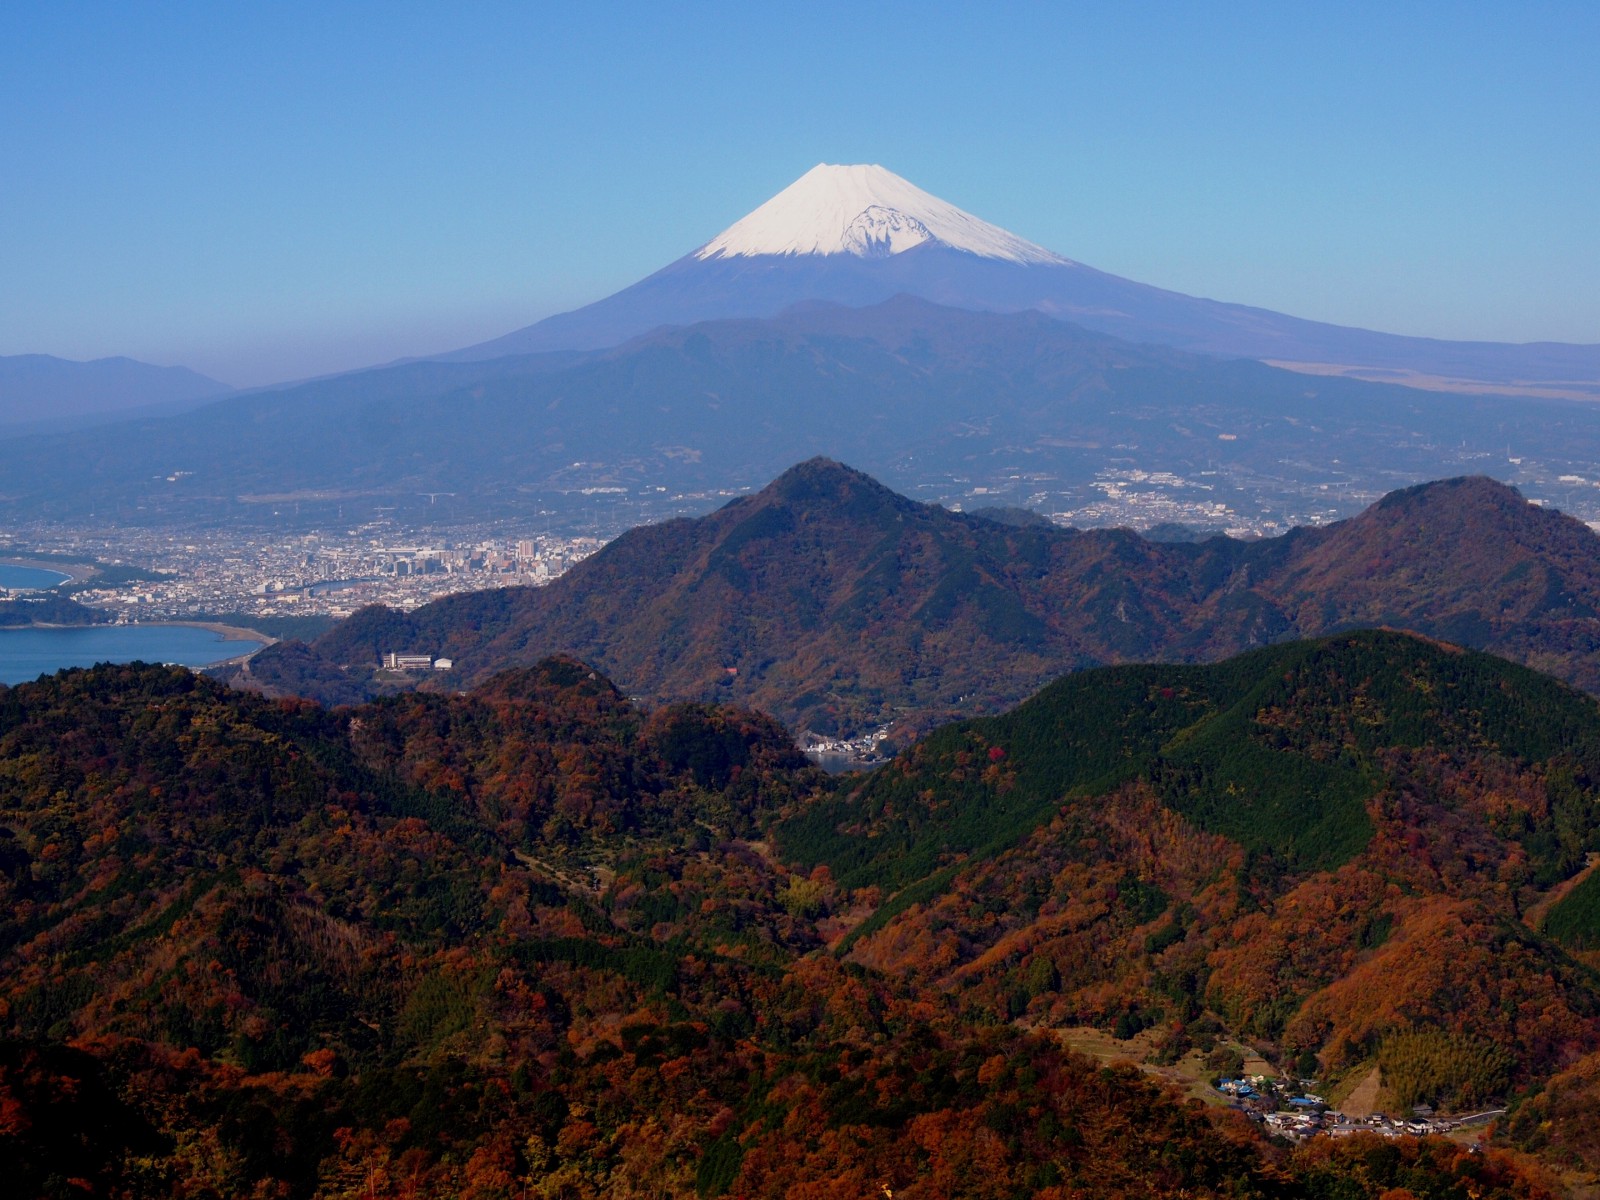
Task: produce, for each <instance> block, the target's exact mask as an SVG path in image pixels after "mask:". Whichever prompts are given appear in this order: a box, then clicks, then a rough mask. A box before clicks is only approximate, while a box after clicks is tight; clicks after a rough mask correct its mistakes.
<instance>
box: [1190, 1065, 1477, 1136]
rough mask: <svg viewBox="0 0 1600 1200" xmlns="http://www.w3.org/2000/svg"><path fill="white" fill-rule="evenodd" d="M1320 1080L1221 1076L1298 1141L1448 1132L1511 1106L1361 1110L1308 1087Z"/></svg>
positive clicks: (1249, 1109) (1271, 1125)
mask: <svg viewBox="0 0 1600 1200" xmlns="http://www.w3.org/2000/svg"><path fill="white" fill-rule="evenodd" d="M1315 1083H1316V1080H1312V1079H1302V1080H1299V1081H1298V1084H1299V1087H1298V1088H1297V1087H1296V1086H1294V1081H1290V1080H1287V1079H1272V1078H1270V1077H1269V1076H1266V1075H1245V1076H1240V1077H1238V1078H1235V1079H1223V1080H1219V1081H1218V1082H1217V1085H1216V1089H1217V1091H1219V1092H1221V1093H1222V1094H1223V1095H1224V1096H1227V1097H1228V1098H1229V1099H1230V1100H1231V1101H1232V1103H1233V1106H1234V1107H1235V1108H1238V1109H1239V1110H1240V1111H1242V1112H1243V1113H1244V1114H1245V1116H1247V1117H1249V1118H1250V1119H1251V1120H1252V1121H1258V1122H1260V1123H1261V1124H1262V1125H1264V1126H1265V1127H1266V1129H1267V1131H1268V1132H1269V1133H1273V1134H1277V1135H1278V1136H1280V1137H1285V1138H1288V1139H1289V1140H1290V1141H1296V1142H1300V1141H1305V1140H1307V1139H1309V1138H1313V1137H1319V1136H1321V1137H1350V1136H1352V1135H1354V1134H1357V1133H1375V1134H1378V1135H1379V1136H1381V1137H1391V1138H1397V1137H1427V1136H1429V1135H1435V1134H1448V1133H1453V1132H1455V1131H1456V1130H1458V1129H1462V1128H1464V1127H1467V1126H1471V1125H1483V1124H1487V1123H1488V1122H1489V1121H1491V1120H1493V1119H1494V1118H1495V1117H1497V1116H1499V1115H1501V1114H1502V1113H1504V1112H1505V1109H1503V1108H1499V1109H1493V1110H1491V1111H1488V1112H1481V1113H1472V1114H1470V1115H1467V1116H1458V1117H1441V1116H1436V1115H1435V1114H1434V1112H1433V1110H1432V1109H1431V1108H1428V1107H1427V1106H1426V1105H1419V1106H1418V1107H1417V1108H1416V1109H1414V1110H1413V1115H1412V1116H1411V1117H1410V1118H1404V1117H1391V1116H1387V1115H1385V1114H1383V1113H1372V1114H1371V1115H1369V1116H1355V1115H1351V1114H1347V1113H1342V1112H1339V1111H1338V1110H1336V1109H1334V1108H1331V1107H1330V1106H1329V1105H1328V1104H1327V1102H1326V1101H1325V1100H1324V1099H1323V1098H1322V1097H1321V1096H1318V1095H1316V1094H1314V1093H1312V1092H1310V1091H1307V1090H1305V1089H1307V1088H1309V1087H1311V1086H1314V1085H1315Z"/></svg>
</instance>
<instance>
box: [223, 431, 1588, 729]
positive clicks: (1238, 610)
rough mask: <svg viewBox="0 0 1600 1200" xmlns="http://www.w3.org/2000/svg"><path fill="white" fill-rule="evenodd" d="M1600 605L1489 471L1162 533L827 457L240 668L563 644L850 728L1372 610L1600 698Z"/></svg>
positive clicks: (362, 617) (1563, 548)
mask: <svg viewBox="0 0 1600 1200" xmlns="http://www.w3.org/2000/svg"><path fill="white" fill-rule="evenodd" d="M1597 614H1600V537H1597V536H1596V535H1595V534H1594V533H1593V532H1592V531H1591V530H1590V529H1589V528H1588V527H1587V526H1585V525H1583V524H1582V523H1581V522H1579V521H1576V520H1573V519H1572V518H1570V517H1566V516H1563V515H1561V514H1559V513H1556V512H1550V511H1546V510H1543V509H1541V508H1539V507H1537V506H1535V505H1532V504H1529V503H1527V502H1526V501H1524V500H1522V499H1521V497H1520V496H1519V495H1518V494H1517V493H1516V491H1515V490H1514V489H1511V488H1508V487H1506V486H1505V485H1503V484H1498V483H1495V482H1494V481H1492V480H1489V479H1485V478H1481V477H1479V478H1463V479H1453V480H1446V481H1443V482H1439V483H1432V484H1425V485H1421V486H1418V487H1415V488H1411V489H1407V490H1405V491H1401V492H1396V493H1394V494H1392V495H1390V496H1389V497H1387V498H1385V499H1384V500H1383V501H1381V502H1380V503H1378V504H1376V505H1374V506H1373V507H1371V508H1369V509H1368V510H1367V511H1366V512H1364V513H1362V514H1361V515H1360V516H1358V517H1355V518H1353V519H1351V520H1347V521H1342V522H1339V523H1336V524H1333V525H1329V526H1325V527H1321V528H1309V527H1308V528H1300V529H1297V530H1294V531H1293V532H1291V533H1289V534H1288V535H1286V536H1284V537H1280V538H1274V539H1267V540H1260V541H1236V540H1230V539H1227V538H1212V539H1209V540H1207V541H1204V542H1199V543H1170V542H1159V543H1158V542H1151V541H1147V540H1145V539H1144V538H1141V537H1140V536H1138V535H1137V534H1135V533H1132V532H1130V531H1128V530H1117V529H1111V530H1090V531H1079V530H1073V529H1060V528H1054V527H1050V526H1046V525H1022V526H1019V525H1014V524H1007V523H1003V522H1000V521H995V520H990V519H987V518H985V517H984V516H982V515H967V514H962V513H954V512H949V511H947V510H945V509H942V508H939V507H937V506H931V505H924V504H918V503H916V502H914V501H911V500H908V499H906V498H905V497H903V496H900V495H898V494H896V493H894V492H893V491H891V490H889V489H888V488H886V487H884V486H882V485H881V484H879V483H877V482H876V481H875V480H873V479H871V478H870V477H869V476H866V475H864V474H862V473H860V472H858V471H855V470H852V469H850V468H848V467H845V466H842V465H840V464H838V463H836V462H832V461H829V460H825V459H813V460H811V461H808V462H805V463H801V464H800V465H798V466H796V467H794V468H792V469H790V470H789V471H787V472H785V473H784V474H783V475H781V476H780V477H779V478H777V479H776V480H774V481H773V482H772V483H771V484H770V485H768V487H766V488H765V489H763V490H762V491H761V492H760V493H757V494H755V495H752V496H748V497H745V498H742V499H739V500H736V501H734V502H732V503H730V504H729V505H727V506H726V507H724V508H722V509H720V510H718V511H717V512H714V513H712V514H710V515H708V516H706V517H704V518H700V519H697V520H678V521H671V522H667V523H665V524H661V525H655V526H648V527H643V528H639V529H635V530H632V531H631V532H629V533H627V534H625V535H624V536H622V537H621V538H618V539H617V540H616V541H615V542H613V543H611V544H610V545H608V546H607V547H606V548H605V549H604V550H602V551H601V552H600V553H599V554H597V555H595V556H593V557H592V558H590V559H588V560H586V561H585V562H584V563H582V564H580V565H579V566H578V567H576V568H574V569H573V570H572V571H570V572H568V573H567V575H565V576H563V577H562V578H560V579H558V580H556V581H555V582H553V583H552V584H550V585H549V586H547V587H544V588H538V589H526V590H519V589H511V590H505V591H494V592H482V593H474V594H468V595H462V596H457V597H452V598H449V599H446V600H442V601H439V602H436V603H434V604H430V605H426V606H424V607H422V608H419V609H417V610H415V611H413V612H411V613H404V614H403V613H398V612H393V611H391V610H388V609H381V608H374V609H366V610H363V611H361V612H359V613H357V614H356V615H354V616H353V617H351V618H350V619H349V620H347V621H345V622H343V623H342V624H341V625H339V626H337V627H335V628H334V629H333V630H331V631H330V632H328V633H327V634H325V635H324V636H323V637H321V638H319V639H317V640H316V641H315V642H313V643H312V644H311V646H310V647H309V648H306V647H301V646H299V645H298V644H295V643H284V644H279V645H277V646H274V647H271V648H269V649H268V650H266V651H263V652H262V653H261V654H259V655H257V656H256V658H255V659H254V660H253V661H252V663H251V668H250V674H251V676H252V678H253V681H254V682H255V684H256V685H257V686H266V687H268V688H271V689H274V690H280V691H285V692H296V691H304V692H307V693H308V694H312V695H320V696H323V697H324V698H327V699H353V698H356V697H358V696H359V695H361V694H363V693H362V688H363V687H364V686H365V685H363V684H361V683H360V680H361V679H363V678H370V673H371V668H372V666H373V665H374V664H376V662H377V661H378V659H379V657H380V655H381V654H383V653H385V652H387V651H390V650H397V649H398V650H408V651H409V650H415V651H427V652H431V653H435V654H446V655H449V656H450V657H452V658H453V659H454V660H455V663H456V670H455V673H454V675H453V678H452V684H454V683H455V682H457V681H458V680H460V679H462V678H465V679H466V680H468V681H471V680H474V679H481V678H484V677H486V676H487V675H489V674H492V673H493V672H495V671H498V670H501V669H503V668H505V667H507V666H510V665H513V664H518V663H526V662H531V661H535V660H537V659H538V658H541V657H543V656H544V655H546V654H548V653H552V652H557V651H560V652H565V653H572V654H575V655H577V656H579V657H581V658H583V659H585V660H586V661H589V662H593V663H595V664H596V665H597V666H599V667H601V668H603V669H604V670H605V671H606V672H607V673H608V674H609V675H611V676H612V677H613V678H614V679H616V680H617V681H618V683H619V685H620V686H622V687H623V688H625V689H626V690H627V691H628V692H629V693H630V694H635V695H639V696H643V697H645V698H647V699H649V700H650V701H652V702H662V701H667V700H685V699H700V698H704V697H712V696H715V697H725V698H728V699H731V700H735V701H737V702H740V703H746V704H750V705H753V706H755V707H759V708H762V709H764V710H766V711H769V712H772V713H773V714H774V715H776V716H778V717H780V718H781V719H783V720H784V721H786V722H788V723H790V724H791V726H792V727H794V728H795V729H796V730H810V731H812V732H814V733H817V734H821V735H829V736H833V735H839V734H843V735H858V734H862V733H865V732H866V731H867V730H869V729H871V728H872V727H874V726H877V725H880V724H885V723H891V722H896V723H899V724H900V725H901V726H902V727H903V728H908V729H925V728H928V727H929V726H931V725H932V724H935V723H937V722H938V721H941V720H945V719H948V718H950V717H952V716H956V715H963V714H975V713H985V712H995V711H998V710H1000V709H1002V708H1004V707H1006V706H1007V705H1009V704H1012V703H1015V702H1016V701H1018V700H1020V699H1022V698H1023V697H1025V696H1027V695H1029V694H1031V693H1032V692H1033V691H1035V690H1036V689H1037V688H1038V687H1040V686H1041V685H1042V684H1043V683H1044V682H1045V681H1047V680H1049V679H1051V678H1054V677H1056V676H1058V675H1060V674H1062V673H1063V672H1066V671H1071V670H1074V669H1078V668H1081V667H1086V666H1092V665H1097V664H1104V663H1117V662H1137V661H1148V660H1160V659H1164V660H1167V661H1183V662H1199V661H1207V660H1213V659H1218V658H1222V657H1225V656H1226V655H1229V654H1232V653H1236V652H1238V651H1240V650H1244V649H1248V648H1251V647H1254V646H1260V645H1265V644H1268V643H1272V642H1279V641H1286V640H1290V639H1292V638H1297V637H1307V636H1315V635H1318V634H1323V633H1329V632H1333V631H1337V630H1340V629H1347V628H1354V627H1367V626H1393V627H1396V628H1402V629H1409V630H1413V631H1415V632H1418V633H1422V634H1426V635H1429V636H1433V637H1439V638H1444V639H1447V640H1450V641H1453V642H1459V643H1462V644H1464V645H1469V646H1472V647H1474V648H1478V649H1486V650H1490V651H1493V652H1495V653H1499V654H1502V655H1505V656H1507V657H1509V658H1513V659H1517V660H1520V661H1522V662H1525V663H1529V664H1532V665H1534V666H1537V667H1539V668H1540V669H1542V670H1546V671H1549V672H1551V673H1553V674H1556V675H1558V676H1560V677H1561V678H1564V679H1566V680H1567V681H1569V682H1571V683H1575V684H1577V685H1578V686H1580V687H1584V688H1586V689H1588V690H1591V691H1600V617H1597ZM330 689H331V690H330ZM352 689H353V690H352Z"/></svg>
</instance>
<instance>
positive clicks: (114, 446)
mask: <svg viewBox="0 0 1600 1200" xmlns="http://www.w3.org/2000/svg"><path fill="white" fill-rule="evenodd" d="M246 445H248V447H249V453H243V452H242V448H243V447H244V446H246ZM1509 453H1515V454H1517V455H1520V456H1527V457H1528V458H1529V459H1531V460H1536V461H1539V462H1540V463H1542V464H1544V465H1545V469H1546V471H1547V472H1548V473H1549V474H1550V475H1552V476H1554V475H1555V474H1558V473H1559V474H1566V473H1569V472H1570V473H1573V474H1578V475H1581V474H1583V472H1585V471H1587V470H1588V469H1589V464H1591V463H1593V462H1595V461H1600V408H1595V407H1594V406H1592V405H1589V404H1585V403H1582V402H1577V401H1561V400H1528V399H1523V400H1517V401H1514V402H1507V401H1503V400H1497V399H1495V398H1493V397H1462V396H1444V395H1439V394H1436V393H1429V392H1423V391H1417V390H1415V389H1409V388H1400V387H1394V386H1389V385H1383V384H1373V383H1365V382H1360V381H1356V380H1348V379H1332V378H1309V377H1306V376H1303V375H1298V374H1294V373H1291V372H1288V371H1282V370H1277V369H1274V368H1272V367H1268V366H1264V365H1262V364H1260V363H1255V362H1249V361H1245V360H1229V361H1224V360H1219V359H1215V358H1211V357H1209V356H1205V355H1195V354H1189V353H1185V352H1181V351H1176V350H1170V349H1165V348H1161V347H1156V346H1149V345H1134V344H1132V343H1127V342H1122V341H1119V340H1118V339H1116V338H1112V337H1109V336H1107V335H1104V334H1098V333H1093V332H1090V331H1087V330H1084V329H1080V328H1078V327H1075V326H1072V325H1068V324H1066V323H1063V322H1061V321H1057V320H1055V319H1053V318H1050V317H1047V316H1045V315H1043V314H1041V313H1037V312H1022V313H978V312H968V311H965V310H961V309H954V308H948V307H942V306H937V305H933V304H929V303H928V302H926V301H922V300H917V299H913V298H910V297H900V298H897V299H894V300H890V301H886V302H884V303H882V304H879V305H876V306H874V307H872V308H867V309H849V308H842V307H839V306H837V305H821V304H813V305H808V306H803V307H801V308H798V309H796V310H794V311H791V312H789V313H786V314H785V315H783V316H781V317H778V318H773V319H770V320H754V319H750V320H724V321H715V322H708V323H706V324H703V325H697V326H689V327H686V328H674V329H667V330H662V331H659V332H656V333H653V334H649V335H646V336H643V337H641V338H638V339H635V340H633V341H631V342H628V343H626V344H624V345H622V346H619V347H615V348H613V349H608V350H598V351H591V352H587V353H577V352H560V353H556V352H552V353H549V354H543V355H532V356H521V357H511V358H501V359H494V360H490V361H484V362H459V363H412V364H408V365H404V366H398V367H392V368H388V369H385V370H382V371H372V372H367V373H365V374H360V375H354V376H342V377H338V378H333V379H326V380H319V381H315V382H311V383H306V384H302V385H299V386H297V387H294V388H289V389H283V390H278V391H268V392H259V393H254V394H251V395H247V396H241V397H237V398H233V399H229V400H227V401H224V402H222V403H219V404H212V405H209V406H207V407H205V408H203V409H200V410H198V411H195V412H189V413H185V414H184V415H182V416H181V417H174V418H165V419H149V420H141V421H137V422H124V423H122V424H118V425H115V426H105V427H101V428H96V429H89V430H83V431H79V432H76V433H71V434H57V435H47V436H46V435H41V436H36V437H31V438H23V439H14V440H11V441H9V442H6V443H4V444H0V464H3V466H4V468H5V470H4V474H3V482H0V512H6V513H10V514H12V515H13V516H25V515H35V516H37V515H47V516H54V517H59V518H63V519H81V518H83V517H85V516H87V515H89V514H94V515H95V516H96V518H97V519H107V518H108V519H113V520H118V521H123V522H127V523H133V524H139V523H150V522H161V521H182V522H199V523H206V522H213V521H232V520H239V521H249V520H260V519H263V518H268V517H270V514H271V513H272V512H273V511H275V510H276V511H279V512H280V513H282V514H284V515H282V516H279V517H278V518H276V519H277V520H279V521H282V520H284V519H287V518H288V517H289V516H290V515H292V514H293V513H294V512H296V511H298V512H299V514H300V515H299V519H300V520H301V522H302V523H304V524H308V525H314V524H316V523H319V522H331V521H337V520H340V519H341V517H342V519H344V520H345V521H346V522H353V521H355V520H357V519H359V518H361V517H362V516H363V515H364V514H371V513H373V512H375V511H376V510H378V509H380V508H382V509H385V510H392V511H398V512H399V513H401V514H402V515H408V516H409V517H412V518H415V519H418V520H421V519H429V518H431V519H435V520H437V519H441V518H442V519H445V520H451V519H469V518H479V519H481V518H485V517H502V516H513V515H520V516H521V517H522V518H523V519H524V520H526V519H527V518H528V517H529V516H530V515H531V514H533V513H536V512H539V511H541V510H551V509H554V510H557V511H558V512H560V513H562V514H563V516H564V517H565V518H566V519H569V520H570V519H572V517H573V515H574V514H576V513H584V514H587V513H589V512H590V511H591V502H590V500H589V499H588V498H586V496H585V495H584V494H583V489H585V488H590V489H593V488H602V487H603V488H612V489H619V488H620V489H622V490H623V492H624V493H625V494H626V496H627V503H628V504H629V505H630V506H631V507H629V508H627V509H625V510H618V511H617V513H616V521H617V523H618V524H623V525H626V524H634V523H637V522H638V521H640V520H643V519H645V518H647V517H649V516H650V515H652V513H651V511H650V510H649V509H648V508H647V507H645V506H646V505H647V504H648V503H649V500H650V497H652V496H655V495H658V494H662V493H665V494H669V495H670V494H675V493H701V494H703V493H707V492H709V493H711V494H713V495H714V494H715V492H716V491H717V490H724V491H726V490H729V489H735V488H739V487H745V488H755V487H760V486H762V485H763V484H764V483H765V482H766V481H767V480H769V479H771V478H772V477H773V476H774V475H776V474H777V473H778V472H780V471H782V470H783V469H784V468H785V467H786V466H788V465H789V464H791V463H793V462H794V461H795V460H796V459H797V458H798V457H802V456H805V455H809V454H826V455H828V456H831V457H835V458H846V459H849V460H850V461H853V462H855V463H857V464H858V465H860V466H862V467H864V468H866V469H868V470H870V471H871V472H872V473H874V474H876V475H879V476H881V477H883V478H885V479H886V480H889V481H891V482H893V483H894V484H895V485H896V486H898V487H902V488H905V489H912V488H916V487H918V486H919V485H929V486H931V487H932V488H933V489H934V490H931V491H924V492H922V493H921V497H922V498H926V499H938V500H943V501H945V502H946V503H958V502H960V501H961V500H962V499H963V498H967V499H970V496H969V495H968V493H969V492H970V490H971V488H972V486H973V485H975V484H984V485H987V486H988V487H989V489H990V490H995V489H997V488H998V487H1000V486H1002V485H1004V486H1005V487H1008V488H1013V489H1017V488H1020V489H1021V490H1020V491H1019V492H1016V493H1014V494H1015V498H1014V500H1013V501H1012V502H1013V503H1020V502H1024V501H1025V500H1026V499H1027V497H1028V495H1029V494H1030V493H1031V492H1032V491H1034V490H1035V489H1038V490H1040V491H1042V492H1043V493H1044V494H1045V499H1044V500H1043V501H1042V502H1039V501H1036V502H1035V503H1036V504H1041V503H1042V506H1043V507H1045V508H1046V509H1047V510H1048V509H1050V508H1052V507H1055V508H1060V507H1072V506H1073V505H1075V504H1077V503H1080V502H1081V496H1082V494H1083V493H1084V492H1085V491H1086V490H1088V489H1090V488H1091V486H1092V484H1093V483H1094V481H1095V480H1096V479H1097V478H1098V474H1099V472H1101V471H1102V470H1103V469H1105V468H1106V467H1107V466H1119V467H1122V468H1126V467H1129V466H1135V465H1136V466H1138V467H1141V468H1143V469H1144V470H1146V471H1147V472H1148V471H1167V472H1172V473H1175V474H1177V475H1180V476H1182V477H1183V478H1185V479H1187V480H1188V481H1189V483H1190V487H1191V490H1192V492H1193V494H1194V496H1195V497H1196V498H1201V499H1207V500H1209V501H1213V502H1216V503H1219V504H1224V505H1231V506H1233V507H1235V508H1237V509H1239V510H1240V511H1244V512H1253V511H1254V510H1255V508H1257V507H1258V506H1260V505H1261V504H1262V503H1263V500H1262V496H1263V495H1264V494H1276V493H1281V492H1284V491H1285V490H1286V489H1285V485H1284V484H1283V483H1282V482H1281V481H1284V480H1288V481H1289V482H1290V484H1292V489H1294V490H1296V491H1297V492H1298V493H1299V495H1300V496H1301V499H1300V500H1299V501H1296V502H1295V503H1297V504H1298V505H1299V508H1298V511H1299V512H1301V513H1302V514H1303V513H1305V512H1306V511H1308V509H1309V508H1311V507H1315V506H1316V505H1321V507H1322V508H1323V509H1324V510H1327V509H1328V508H1330V507H1334V508H1336V506H1337V505H1338V504H1339V503H1341V501H1340V496H1341V493H1342V492H1345V491H1349V490H1353V491H1355V492H1356V493H1358V494H1361V493H1364V494H1366V495H1369V496H1371V495H1377V494H1381V493H1382V492H1383V491H1386V490H1388V489H1389V488H1391V487H1393V486H1394V485H1395V483H1396V482H1411V481H1416V480H1422V479H1428V478H1439V477H1441V476H1445V475H1454V474H1460V473H1462V472H1463V471H1467V470H1483V469H1486V468H1487V467H1495V468H1498V469H1501V470H1510V469H1512V468H1511V467H1510V466H1509V464H1508V463H1507V461H1506V459H1507V455H1508V454H1509ZM1285 464H1288V465H1287V466H1286V465H1285ZM1202 474H1203V475H1204V476H1206V478H1204V479H1202V478H1200V476H1201V475H1202ZM1023 476H1026V477H1028V478H1029V479H1036V480H1038V482H1037V483H1031V484H1026V485H1022V484H1018V483H1016V482H1015V480H1017V479H1020V478H1021V477H1023ZM963 481H967V482H963ZM1319 484H1321V485H1323V486H1322V488H1321V491H1320V492H1319V491H1318V486H1319ZM433 493H452V495H450V496H448V497H447V498H445V499H444V500H442V501H440V502H439V505H438V506H437V507H430V505H431V499H430V497H429V495H428V494H433ZM1090 494H1091V495H1094V494H1097V493H1094V492H1092V491H1090ZM611 503H614V502H611ZM699 503H700V506H701V507H703V505H704V503H705V502H704V501H701V502H699ZM1268 503H1280V504H1282V503H1289V501H1287V500H1282V499H1281V498H1280V499H1278V500H1275V501H1269V502H1268ZM669 511H670V510H669ZM657 515H659V514H657Z"/></svg>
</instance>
